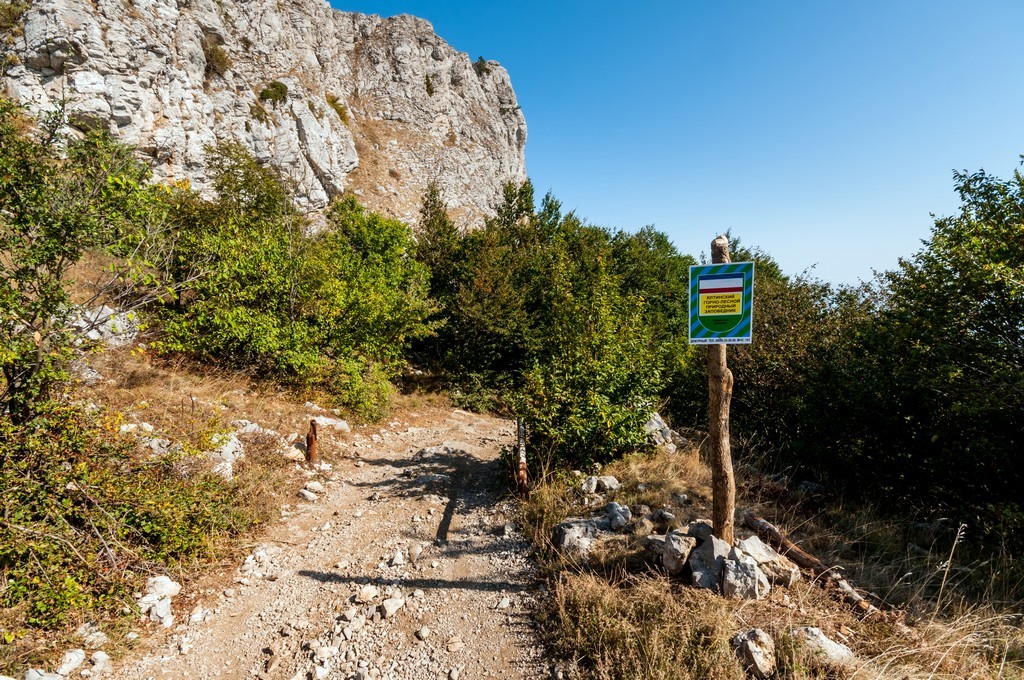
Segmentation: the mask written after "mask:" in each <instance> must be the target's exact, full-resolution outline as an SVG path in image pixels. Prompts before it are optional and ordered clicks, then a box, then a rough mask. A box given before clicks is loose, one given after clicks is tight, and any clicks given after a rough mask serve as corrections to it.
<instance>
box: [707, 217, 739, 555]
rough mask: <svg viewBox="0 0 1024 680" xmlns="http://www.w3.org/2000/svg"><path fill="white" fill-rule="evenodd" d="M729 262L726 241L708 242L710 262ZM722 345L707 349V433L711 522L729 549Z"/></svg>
mask: <svg viewBox="0 0 1024 680" xmlns="http://www.w3.org/2000/svg"><path fill="white" fill-rule="evenodd" d="M731 261H732V260H730V259H729V240H728V239H727V238H725V237H724V236H719V237H718V238H716V239H715V240H714V241H712V242H711V262H712V263H713V264H724V263H727V262H731ZM725 350H726V346H725V345H724V344H718V345H708V433H709V437H708V439H709V441H710V445H711V488H712V510H711V522H712V524H713V525H714V534H715V536H716V537H717V538H719V539H721V540H723V541H725V542H726V543H728V544H729V545H732V541H733V528H734V524H735V521H736V520H735V517H734V516H735V514H736V480H735V478H734V477H733V473H732V447H731V445H730V443H729V404H730V402H731V401H732V371H730V370H729V366H728V364H727V363H726V352H725Z"/></svg>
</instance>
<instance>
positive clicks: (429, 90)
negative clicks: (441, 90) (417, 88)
mask: <svg viewBox="0 0 1024 680" xmlns="http://www.w3.org/2000/svg"><path fill="white" fill-rule="evenodd" d="M425 79H426V85H427V96H428V97H433V96H434V83H433V82H431V80H430V76H429V75H427V76H425Z"/></svg>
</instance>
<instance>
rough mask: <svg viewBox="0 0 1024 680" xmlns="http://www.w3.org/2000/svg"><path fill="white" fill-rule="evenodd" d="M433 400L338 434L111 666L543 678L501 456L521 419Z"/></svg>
mask: <svg viewBox="0 0 1024 680" xmlns="http://www.w3.org/2000/svg"><path fill="white" fill-rule="evenodd" d="M424 411H425V412H424V413H409V414H406V417H405V418H402V419H400V420H396V421H393V422H391V423H390V424H389V425H388V426H386V427H383V428H381V429H379V430H378V431H374V432H373V433H371V432H370V431H369V429H368V428H366V431H360V432H359V433H357V434H354V435H349V436H346V437H344V438H343V440H342V439H339V440H338V443H337V444H336V445H335V446H336V448H337V449H339V450H337V451H334V452H329V451H325V452H324V453H325V454H326V457H327V458H328V459H331V458H333V461H334V462H333V465H327V466H323V468H321V469H320V470H309V471H308V473H307V474H308V477H309V483H307V484H306V488H305V489H304V490H303V491H302V492H300V493H302V495H303V496H305V498H300V497H296V503H295V504H294V505H292V506H289V507H286V508H285V511H284V516H283V518H282V519H281V521H280V522H278V523H276V524H275V525H272V526H271V527H270V528H269V529H268V531H267V532H266V534H265V535H264V536H262V537H261V538H260V539H259V541H258V542H257V543H255V544H254V545H253V546H252V552H251V555H249V556H248V557H246V559H245V561H244V562H243V563H242V564H240V565H239V567H238V568H237V570H236V571H232V572H229V573H220V574H213V575H211V576H210V577H208V578H207V579H206V580H205V581H204V582H202V583H199V584H196V585H195V586H186V588H185V590H184V592H183V593H182V594H181V595H179V596H178V597H177V598H175V600H174V610H175V611H174V615H175V616H176V623H175V624H174V625H172V626H171V627H169V628H168V629H167V630H166V631H165V632H160V633H156V634H154V635H153V636H152V637H151V638H149V639H148V641H147V642H145V644H143V645H141V646H140V647H139V649H138V650H137V651H136V653H135V655H134V656H129V657H128V658H126V659H124V660H123V661H122V662H121V663H120V664H116V666H117V667H116V668H115V671H114V673H113V675H112V677H115V678H123V679H125V680H128V679H132V680H136V679H138V678H154V679H159V680H164V679H168V680H169V679H171V678H181V679H182V680H185V679H189V680H200V679H203V678H243V677H244V678H251V677H258V678H268V679H269V678H286V679H290V678H360V679H362V678H394V679H396V680H398V679H402V680H412V679H416V678H486V677H508V678H536V677H543V676H546V675H548V673H549V671H548V669H547V668H546V667H545V664H544V662H543V660H542V657H541V649H540V646H539V643H538V641H537V639H536V635H535V631H534V629H533V625H532V621H533V618H534V617H533V613H534V608H535V598H536V597H537V596H538V595H539V592H538V590H537V589H538V588H539V584H538V583H537V582H536V580H535V579H534V577H533V567H532V565H531V562H530V560H529V545H528V543H527V541H526V540H524V538H523V537H522V536H521V535H520V534H519V533H518V531H517V529H516V527H515V525H514V524H513V523H512V519H511V511H512V505H511V502H510V501H509V500H508V499H507V498H506V497H505V496H504V494H505V487H504V485H503V484H502V479H503V471H502V467H501V463H500V462H499V460H498V457H499V454H500V448H501V446H503V445H509V444H511V443H512V442H513V438H514V432H513V425H512V423H510V422H508V421H505V420H501V419H498V418H493V417H488V416H479V415H475V414H470V413H466V412H463V411H459V410H452V409H440V408H436V407H434V408H430V409H425V410H424Z"/></svg>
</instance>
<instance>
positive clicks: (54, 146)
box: [0, 98, 167, 422]
mask: <svg viewBox="0 0 1024 680" xmlns="http://www.w3.org/2000/svg"><path fill="white" fill-rule="evenodd" d="M64 122H65V120H64V118H63V115H62V112H57V114H56V115H54V116H52V117H50V118H48V119H47V120H46V121H45V122H44V124H43V125H42V126H35V124H34V121H32V120H30V119H28V118H26V117H25V116H23V114H22V113H21V110H20V108H19V107H18V106H17V105H15V104H14V103H12V102H10V101H9V100H6V99H3V98H0V253H4V256H3V257H0V371H2V378H3V380H2V383H0V387H2V392H0V413H2V412H6V413H8V414H10V416H11V417H12V418H13V419H15V421H17V422H21V421H23V420H25V419H28V418H30V417H31V416H32V414H33V411H34V408H35V405H36V404H37V403H44V402H45V401H46V400H47V399H48V398H49V397H50V395H51V392H52V391H53V390H54V388H55V387H56V386H57V385H59V384H60V383H61V382H62V380H63V379H64V378H65V377H66V375H65V373H64V368H65V366H66V364H67V362H68V360H69V359H70V357H71V353H72V342H73V338H72V336H71V334H70V332H69V330H68V322H69V319H70V317H71V315H72V314H73V313H74V307H73V306H72V304H71V293H70V290H71V286H72V281H71V280H70V273H71V271H72V268H73V267H74V265H75V264H76V263H77V262H78V261H79V260H80V259H81V258H82V256H83V254H84V253H85V252H86V251H87V250H89V249H95V248H108V249H111V250H112V251H113V252H115V253H116V254H119V255H121V256H123V257H125V258H126V259H124V260H122V261H121V262H120V263H119V264H118V265H117V266H115V268H114V269H113V270H112V271H111V277H110V284H109V285H107V286H105V287H104V289H103V290H102V291H100V292H101V293H103V294H108V295H111V296H115V295H116V296H120V298H121V299H120V300H119V302H121V303H123V304H131V303H132V302H133V301H135V300H136V299H137V298H138V296H143V295H144V293H143V290H144V289H146V290H148V291H150V293H152V291H153V289H154V287H156V282H155V281H154V280H153V279H152V277H151V275H150V273H149V272H148V271H147V269H148V266H149V265H148V264H147V262H148V261H149V259H150V258H151V257H153V258H154V259H155V257H156V255H155V254H154V253H153V252H152V251H151V250H150V238H149V233H150V230H151V229H153V228H158V227H159V226H162V223H163V219H164V212H165V209H166V207H167V206H166V205H165V203H164V201H163V196H164V195H165V192H163V190H161V189H159V188H157V187H152V186H149V185H148V184H147V180H148V178H149V170H148V168H146V167H145V166H144V165H142V164H140V163H138V162H137V161H136V160H135V159H134V157H133V155H132V151H131V149H128V148H126V147H123V146H120V145H118V144H116V143H114V142H113V141H111V140H110V138H109V136H107V135H105V134H103V133H98V132H90V133H88V134H86V135H85V136H84V137H82V138H77V139H76V138H69V139H66V138H64V137H62V136H61V135H60V134H58V133H57V130H59V129H61V127H62V126H63V125H64ZM133 286H134V287H133Z"/></svg>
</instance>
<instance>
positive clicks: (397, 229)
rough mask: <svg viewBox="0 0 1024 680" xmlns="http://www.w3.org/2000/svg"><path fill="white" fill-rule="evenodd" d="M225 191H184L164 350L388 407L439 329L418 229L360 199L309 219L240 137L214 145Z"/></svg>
mask: <svg viewBox="0 0 1024 680" xmlns="http://www.w3.org/2000/svg"><path fill="white" fill-rule="evenodd" d="M209 166H210V171H211V176H212V178H213V185H214V188H215V189H216V191H217V193H218V199H217V200H216V201H204V200H202V199H200V198H199V197H198V196H195V195H186V196H182V198H181V201H180V204H179V206H178V208H177V210H176V214H177V216H178V220H179V223H178V229H177V231H176V233H175V261H174V262H175V266H174V267H173V268H172V270H171V271H170V272H169V273H168V274H169V277H170V278H171V280H173V281H177V282H179V283H181V285H182V286H183V287H182V290H181V293H180V295H178V297H177V298H176V299H175V300H174V301H172V302H171V303H169V304H168V305H166V306H165V308H164V311H163V319H164V328H165V332H166V337H165V338H164V339H163V341H162V343H161V347H162V348H163V349H164V350H165V351H174V352H182V353H185V354H189V355H191V356H194V357H196V358H198V359H201V360H205V361H211V362H216V363H222V364H226V365H231V366H235V367H246V368H250V369H252V370H255V371H259V372H260V373H262V374H263V375H265V376H270V377H276V378H277V379H280V380H285V381H287V382H291V383H294V384H296V385H301V386H306V387H316V386H321V387H325V386H326V387H330V386H333V387H334V388H336V389H337V390H338V392H337V395H336V396H337V399H338V400H339V401H340V402H341V403H343V404H344V405H346V406H348V407H350V408H352V409H353V410H355V411H357V412H361V413H364V414H379V413H382V412H383V409H384V407H385V405H386V402H387V396H388V394H389V393H390V387H389V386H388V384H387V380H386V378H387V377H389V376H390V375H391V374H393V373H394V372H395V371H396V370H397V368H398V367H399V366H401V363H402V361H403V360H404V356H405V351H406V348H407V345H408V344H409V342H410V341H411V340H413V339H415V338H418V337H422V336H425V335H427V334H429V333H430V332H431V329H432V326H431V324H429V323H428V322H427V318H428V317H429V316H430V314H431V313H432V312H433V311H434V307H433V305H432V303H431V302H430V301H429V299H428V297H427V294H428V285H429V284H428V279H427V271H426V269H425V268H424V267H423V266H422V265H420V264H419V263H418V262H417V261H416V260H415V259H414V258H413V257H412V253H413V250H414V243H413V241H412V235H411V233H410V231H409V228H408V227H407V226H405V225H404V224H402V223H400V222H397V221H395V220H388V219H386V218H383V217H381V216H379V215H377V214H374V213H368V212H366V211H364V210H363V209H362V207H361V206H359V204H358V203H357V202H356V201H355V199H354V198H346V199H343V200H340V201H338V202H337V203H335V204H334V205H333V206H332V207H331V209H330V210H329V211H328V214H327V220H328V222H329V225H330V227H331V228H330V229H328V230H326V231H324V232H323V233H321V234H319V235H316V236H308V235H306V234H307V225H306V223H305V221H304V220H303V219H302V217H301V216H299V215H298V214H297V211H296V209H295V207H294V205H293V203H292V200H291V196H290V194H289V193H288V191H287V190H285V188H284V187H283V186H282V184H281V182H280V181H279V180H278V178H277V177H276V175H275V174H274V173H273V172H272V171H271V170H270V169H268V168H265V167H262V166H260V165H259V164H258V163H257V162H256V161H255V159H253V158H252V156H251V155H250V154H249V153H248V151H246V150H245V149H243V148H242V147H240V146H238V145H224V146H221V147H218V148H217V149H214V150H212V151H211V155H210V160H209Z"/></svg>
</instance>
